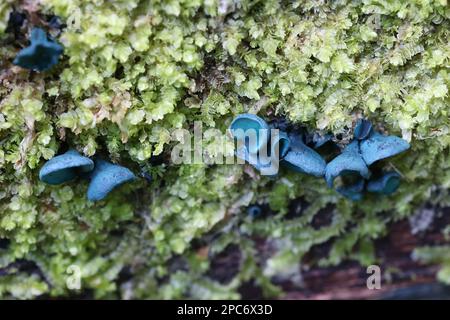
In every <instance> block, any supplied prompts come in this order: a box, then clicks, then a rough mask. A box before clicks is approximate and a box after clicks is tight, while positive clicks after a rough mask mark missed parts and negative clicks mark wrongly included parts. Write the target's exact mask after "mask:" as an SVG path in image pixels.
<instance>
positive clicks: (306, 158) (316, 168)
mask: <svg viewBox="0 0 450 320" xmlns="http://www.w3.org/2000/svg"><path fill="white" fill-rule="evenodd" d="M290 140H291V144H290V145H291V148H290V150H289V152H288V153H287V154H286V155H285V156H284V158H283V161H282V163H283V165H285V166H286V167H288V168H290V169H292V170H294V171H297V172H301V173H306V174H310V175H313V176H316V177H323V175H324V173H325V167H326V162H325V160H324V159H323V158H322V157H321V156H320V154H318V153H317V152H316V151H314V150H313V149H311V148H309V147H308V146H306V145H305V144H304V143H303V141H302V139H301V136H299V135H292V136H290Z"/></svg>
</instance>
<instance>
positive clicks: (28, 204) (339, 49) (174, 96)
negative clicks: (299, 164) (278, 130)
mask: <svg viewBox="0 0 450 320" xmlns="http://www.w3.org/2000/svg"><path fill="white" fill-rule="evenodd" d="M40 3H41V4H40V7H38V10H39V11H38V12H39V13H40V14H57V15H59V16H61V17H62V19H63V20H65V21H66V22H68V27H67V28H66V29H65V30H64V31H63V32H62V34H61V35H60V37H59V38H58V40H59V41H60V42H61V43H62V44H63V45H64V48H65V52H64V58H63V59H62V61H61V62H60V63H59V64H58V65H57V66H56V67H55V68H54V69H52V70H51V71H49V72H45V73H31V72H29V71H27V70H21V69H19V68H17V67H13V66H12V65H11V61H12V59H13V57H14V56H15V54H16V53H17V51H18V47H17V45H16V44H14V41H12V39H11V37H12V36H11V35H9V34H6V33H5V32H4V30H5V27H6V23H7V18H8V15H9V12H10V11H11V10H12V3H11V2H8V1H7V2H6V3H2V4H1V5H0V39H1V42H2V46H0V57H1V59H0V60H1V61H2V62H1V66H2V70H4V71H1V73H0V78H1V79H2V82H3V86H2V87H1V88H0V238H5V239H8V240H9V241H10V244H9V246H7V248H5V249H0V268H4V267H6V266H8V265H10V264H11V263H13V262H14V261H17V260H18V259H26V260H30V261H33V262H34V263H36V265H37V267H38V268H39V269H40V270H41V272H42V276H37V275H36V274H34V273H33V274H26V273H24V272H23V271H19V270H15V271H14V270H12V271H10V272H9V274H8V276H0V296H2V297H17V298H19V297H25V298H32V297H34V296H37V295H41V294H48V295H52V296H69V295H73V294H77V293H79V292H78V291H73V290H70V289H68V287H67V285H66V281H67V278H68V277H69V276H70V274H69V273H68V272H67V269H68V268H69V267H70V266H71V265H76V266H78V267H80V269H81V270H82V279H81V285H82V290H87V289H92V290H93V292H94V295H95V297H103V298H104V297H123V298H179V297H186V296H188V297H196V298H238V297H239V294H238V293H237V292H238V288H239V286H240V285H241V284H242V283H244V282H246V281H251V280H252V281H254V282H255V283H256V284H257V285H259V286H260V287H261V288H262V290H263V292H264V294H265V295H267V296H276V295H279V294H280V293H281V292H280V290H279V288H278V287H276V286H275V285H274V283H273V282H272V281H271V277H272V276H274V275H277V276H281V275H293V274H296V273H298V270H299V268H298V263H299V262H300V261H301V260H302V257H303V256H304V255H305V254H306V253H307V252H309V251H310V249H311V248H312V247H313V246H316V245H320V244H323V243H325V242H329V243H331V250H330V252H329V254H327V256H326V257H320V259H318V261H314V263H317V264H318V265H335V264H338V263H340V262H341V261H343V260H345V259H354V260H357V261H359V262H360V263H362V264H363V265H365V264H369V263H371V262H374V261H375V260H376V256H375V253H374V250H373V247H372V240H373V239H376V238H379V237H381V236H383V235H385V234H386V232H387V225H388V223H389V222H392V221H395V220H398V219H402V218H404V217H408V216H409V215H411V214H412V213H413V212H414V209H415V208H416V207H418V206H420V205H422V204H423V203H424V202H425V201H427V200H429V199H430V195H431V194H432V192H435V190H436V188H437V189H439V192H440V194H441V197H440V198H439V199H442V200H439V201H442V202H443V201H445V200H443V199H445V197H446V196H447V195H448V189H449V187H450V173H449V172H450V170H448V169H449V168H450V161H449V145H450V135H449V126H450V120H449V114H448V110H447V109H448V104H449V98H448V88H449V83H450V76H449V73H448V63H449V60H450V47H449V45H448V41H447V39H448V38H449V18H450V10H449V7H448V5H447V3H446V1H444V0H440V1H431V0H430V1H400V0H397V1H389V2H380V1H371V0H364V1H356V2H355V1H344V0H342V1H331V2H324V1H294V2H292V1H275V0H271V1H238V2H236V1H200V0H184V1H138V0H133V1H121V0H115V1H106V0H104V1H103V0H99V1H94V2H92V1H88V0H71V1H62V0H43V1H41V2H40ZM16 8H17V6H16ZM19 41H21V40H19ZM242 112H258V113H259V115H261V116H263V117H265V118H268V117H270V116H273V115H279V116H283V117H287V118H289V119H290V120H291V121H293V122H295V123H299V124H302V125H304V126H306V127H307V128H309V129H310V130H316V129H319V130H322V131H328V132H331V133H334V134H342V135H343V140H344V141H345V140H346V139H348V137H349V133H350V132H351V128H352V123H353V122H354V119H355V117H356V115H358V114H364V115H365V116H366V117H368V118H370V119H371V120H372V121H373V122H374V123H376V124H377V125H379V126H381V127H382V128H383V129H384V130H385V131H387V132H389V133H391V134H396V135H401V136H403V137H404V138H405V139H408V140H410V141H411V145H412V149H411V151H409V152H408V153H407V154H405V155H403V156H401V157H397V158H395V159H393V160H392V161H390V162H389V163H388V164H387V166H389V167H392V168H395V169H396V170H397V171H398V172H400V173H401V174H402V176H403V183H402V185H401V187H400V189H399V191H398V192H397V193H396V194H395V195H393V196H392V197H385V198H377V197H376V196H372V197H368V198H367V199H365V200H364V201H362V202H360V203H350V202H348V201H347V200H345V199H343V198H341V197H340V196H339V195H338V194H336V193H335V192H334V191H333V190H330V189H328V188H326V185H325V182H324V181H322V180H321V179H314V178H311V177H307V176H304V175H301V174H292V172H288V171H284V170H282V171H281V173H280V176H279V177H278V178H277V179H269V178H267V177H259V176H258V175H253V174H252V173H251V169H249V168H247V169H245V170H244V166H239V165H208V166H207V165H181V166H176V165H173V164H171V163H165V164H163V165H153V166H152V165H149V161H150V159H152V157H155V156H158V155H160V156H162V157H163V158H166V156H167V155H168V154H170V150H171V148H172V146H173V143H172V142H171V140H170V130H171V129H172V128H182V127H184V128H189V127H191V126H192V125H193V122H194V121H202V122H203V123H204V129H207V128H218V129H220V130H221V131H222V132H224V130H225V128H226V127H227V126H228V125H229V123H230V121H231V119H232V118H233V117H234V116H235V115H236V114H239V113H242ZM66 145H68V146H71V147H75V148H77V149H78V150H79V151H80V152H83V153H84V154H86V155H89V156H92V155H94V154H102V155H105V156H108V157H110V158H111V159H112V160H114V161H117V162H121V163H122V164H126V165H127V166H128V167H130V168H132V169H133V170H135V171H138V170H141V168H142V169H143V170H147V171H149V173H150V174H151V175H152V176H153V177H154V179H153V181H152V182H151V183H148V182H145V181H144V180H142V181H140V182H137V183H135V184H132V185H127V186H126V187H124V188H122V189H120V190H118V191H116V192H114V193H113V194H111V196H109V197H108V198H107V199H106V200H104V201H101V202H99V203H95V204H94V203H89V202H87V200H86V199H85V192H86V189H87V182H86V181H82V180H80V181H75V182H73V183H70V184H67V185H64V186H63V187H52V186H48V185H44V184H43V183H41V182H39V181H38V179H37V173H38V170H39V168H40V166H41V165H42V164H43V163H44V161H45V160H47V159H50V158H51V157H53V156H54V155H55V154H57V153H58V152H59V150H61V149H62V148H63V147H64V146H66ZM207 150H208V152H209V153H210V154H212V155H213V156H214V154H217V150H216V149H214V144H213V143H210V144H209V145H208V148H207ZM298 198H302V199H303V201H304V203H305V206H304V207H303V208H302V210H301V214H299V215H297V216H295V217H294V218H289V219H288V218H287V217H286V214H287V212H288V204H289V202H290V201H291V200H294V199H298ZM250 203H260V204H268V206H269V207H270V208H271V209H272V210H273V211H274V213H273V214H272V215H270V216H268V217H265V218H262V219H258V220H252V219H250V218H249V217H247V216H246V214H245V207H246V206H247V205H248V204H250ZM326 208H328V209H326ZM330 208H331V209H330ZM325 209H326V210H329V211H330V214H331V222H330V224H328V225H325V226H322V227H320V228H314V227H313V225H312V224H313V220H314V218H315V217H316V216H317V215H318V214H320V212H321V210H325ZM261 238H267V239H268V240H267V241H269V242H270V245H271V247H272V248H273V254H272V256H270V257H268V258H267V259H266V260H265V261H262V262H258V261H259V258H257V257H258V241H257V240H255V239H261ZM198 242H201V243H203V242H204V243H205V246H207V247H209V251H210V252H211V254H212V255H213V256H214V255H215V254H218V253H220V252H221V251H223V249H224V248H225V247H226V246H227V245H229V244H236V245H238V246H239V248H240V250H241V254H242V257H241V262H240V268H239V272H237V274H236V275H235V276H234V278H233V279H232V280H231V281H230V282H229V283H227V284H220V283H219V282H217V281H216V280H215V279H212V278H211V277H209V276H208V275H207V273H208V270H209V269H210V266H209V260H208V259H207V258H205V257H203V256H202V255H200V254H199V253H198V245H197V244H198ZM174 257H179V258H180V257H181V258H180V259H182V260H183V261H185V264H186V265H185V266H184V267H183V268H176V266H175V267H174V262H173V261H174V259H175V258H174ZM174 268H175V270H176V271H173V269H174ZM124 270H128V272H129V273H130V274H131V277H130V279H126V280H123V279H122V277H120V276H119V275H120V273H121V271H124ZM443 270H447V269H445V268H444V269H443ZM442 274H444V275H446V274H448V270H447V271H443V272H442ZM441 278H443V279H444V280H445V279H446V278H448V277H446V276H441ZM27 288H28V289H30V290H26V289H27Z"/></svg>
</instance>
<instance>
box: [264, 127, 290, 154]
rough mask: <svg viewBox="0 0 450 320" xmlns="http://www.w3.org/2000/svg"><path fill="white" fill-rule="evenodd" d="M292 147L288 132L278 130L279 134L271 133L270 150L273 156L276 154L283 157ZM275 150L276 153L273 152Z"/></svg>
mask: <svg viewBox="0 0 450 320" xmlns="http://www.w3.org/2000/svg"><path fill="white" fill-rule="evenodd" d="M290 148H291V140H290V139H289V136H288V135H287V133H286V132H283V131H278V134H275V135H271V137H270V150H269V151H270V154H271V156H276V157H277V158H278V159H283V158H284V157H285V156H286V154H287V153H288V151H289V149H290ZM275 151H276V152H275ZM274 152H275V154H273V153H274ZM277 153H278V154H277Z"/></svg>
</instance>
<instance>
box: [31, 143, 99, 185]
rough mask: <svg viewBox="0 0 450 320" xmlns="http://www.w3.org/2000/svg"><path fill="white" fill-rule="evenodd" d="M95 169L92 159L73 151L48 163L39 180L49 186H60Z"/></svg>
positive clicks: (40, 173) (43, 168)
mask: <svg viewBox="0 0 450 320" xmlns="http://www.w3.org/2000/svg"><path fill="white" fill-rule="evenodd" d="M93 169H94V162H93V161H92V160H91V159H89V158H87V157H84V156H82V155H80V154H79V153H78V152H77V151H76V150H73V149H71V150H69V151H67V152H66V153H64V154H62V155H59V156H56V157H54V158H52V159H50V160H49V161H47V162H46V163H45V164H44V166H43V167H42V168H41V170H40V171H39V179H40V180H41V181H43V182H45V183H48V184H60V183H63V182H66V181H69V180H72V179H74V178H75V177H77V175H79V174H82V173H83V172H89V171H92V170H93Z"/></svg>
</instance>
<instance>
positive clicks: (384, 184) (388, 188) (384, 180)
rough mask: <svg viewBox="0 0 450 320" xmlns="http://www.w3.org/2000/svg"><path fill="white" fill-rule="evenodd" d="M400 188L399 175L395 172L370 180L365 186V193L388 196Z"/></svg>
mask: <svg viewBox="0 0 450 320" xmlns="http://www.w3.org/2000/svg"><path fill="white" fill-rule="evenodd" d="M399 186H400V175H399V174H398V173H397V172H395V171H390V172H386V173H384V174H383V175H382V176H381V177H379V178H377V179H373V180H372V179H371V180H370V181H369V183H368V184H367V191H369V192H374V193H379V194H383V195H390V194H392V193H394V192H395V191H397V189H398V187H399Z"/></svg>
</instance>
